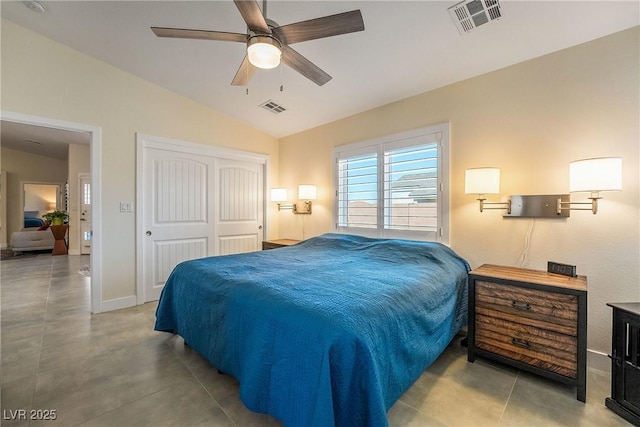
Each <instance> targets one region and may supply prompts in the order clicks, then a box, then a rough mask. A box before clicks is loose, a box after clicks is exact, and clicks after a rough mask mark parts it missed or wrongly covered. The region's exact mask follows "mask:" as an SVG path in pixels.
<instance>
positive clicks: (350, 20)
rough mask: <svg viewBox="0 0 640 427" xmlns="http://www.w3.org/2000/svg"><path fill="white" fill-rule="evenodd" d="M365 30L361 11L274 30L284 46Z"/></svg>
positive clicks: (297, 23) (311, 20)
mask: <svg viewBox="0 0 640 427" xmlns="http://www.w3.org/2000/svg"><path fill="white" fill-rule="evenodd" d="M363 30H364V21H363V20H362V13H360V11H359V10H352V11H351V12H344V13H338V14H337V15H330V16H325V17H322V18H316V19H310V20H308V21H302V22H296V23H294V24H289V25H283V26H282V27H278V28H274V29H273V32H274V33H275V35H276V37H277V38H278V40H280V41H281V42H283V43H284V44H293V43H300V42H304V41H308V40H315V39H321V38H324V37H331V36H337V35H340V34H347V33H355V32H357V31H363Z"/></svg>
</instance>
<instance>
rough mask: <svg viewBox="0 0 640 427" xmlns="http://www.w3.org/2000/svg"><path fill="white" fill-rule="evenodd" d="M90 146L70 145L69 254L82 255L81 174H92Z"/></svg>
mask: <svg viewBox="0 0 640 427" xmlns="http://www.w3.org/2000/svg"><path fill="white" fill-rule="evenodd" d="M90 151H91V150H90V147H89V144H87V145H81V144H69V253H70V254H75V255H77V254H79V253H80V234H81V230H80V228H81V227H80V226H81V222H80V213H81V212H80V196H81V195H80V190H81V189H80V182H79V176H78V175H79V174H89V173H90V172H91V162H90V158H89V154H90Z"/></svg>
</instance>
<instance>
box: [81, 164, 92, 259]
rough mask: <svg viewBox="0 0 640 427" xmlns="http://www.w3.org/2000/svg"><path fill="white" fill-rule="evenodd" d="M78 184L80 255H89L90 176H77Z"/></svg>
mask: <svg viewBox="0 0 640 427" xmlns="http://www.w3.org/2000/svg"><path fill="white" fill-rule="evenodd" d="M79 182H80V203H79V205H80V254H81V255H89V254H91V175H89V174H81V175H79Z"/></svg>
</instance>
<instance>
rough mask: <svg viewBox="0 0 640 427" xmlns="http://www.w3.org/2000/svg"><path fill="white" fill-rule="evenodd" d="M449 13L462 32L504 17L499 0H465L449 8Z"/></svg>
mask: <svg viewBox="0 0 640 427" xmlns="http://www.w3.org/2000/svg"><path fill="white" fill-rule="evenodd" d="M449 15H451V19H453V22H454V23H455V24H456V27H457V28H458V31H459V32H460V34H465V33H468V32H471V31H473V30H474V29H475V28H477V27H479V26H481V25H484V24H486V23H488V22H491V21H495V20H497V19H500V18H501V17H502V12H501V10H500V3H498V0H465V1H463V2H460V3H458V4H456V5H454V6H451V7H450V8H449Z"/></svg>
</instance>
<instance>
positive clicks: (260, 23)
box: [233, 0, 271, 34]
mask: <svg viewBox="0 0 640 427" xmlns="http://www.w3.org/2000/svg"><path fill="white" fill-rule="evenodd" d="M233 2H234V3H235V4H236V7H237V8H238V10H239V11H240V15H242V19H244V22H246V23H247V26H248V27H249V29H250V30H252V31H258V32H261V33H266V34H271V30H270V29H269V26H268V25H267V21H266V20H265V19H264V16H263V15H262V10H260V6H258V2H257V1H256V0H233Z"/></svg>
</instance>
